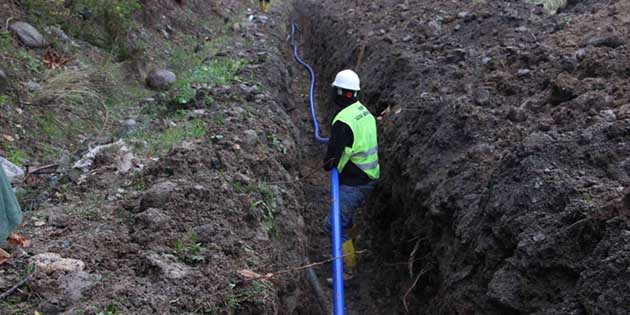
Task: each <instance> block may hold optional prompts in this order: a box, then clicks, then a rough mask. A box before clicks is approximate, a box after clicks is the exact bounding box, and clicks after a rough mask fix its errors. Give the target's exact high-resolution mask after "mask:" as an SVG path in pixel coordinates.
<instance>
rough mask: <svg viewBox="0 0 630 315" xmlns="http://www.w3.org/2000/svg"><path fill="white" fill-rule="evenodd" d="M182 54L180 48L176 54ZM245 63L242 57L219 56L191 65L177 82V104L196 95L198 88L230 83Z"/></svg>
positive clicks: (185, 101) (175, 94)
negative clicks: (200, 63) (199, 64)
mask: <svg viewBox="0 0 630 315" xmlns="http://www.w3.org/2000/svg"><path fill="white" fill-rule="evenodd" d="M180 54H184V53H183V52H182V50H179V52H178V53H177V54H176V56H179V55H180ZM176 58H182V57H176ZM245 65H247V61H246V60H245V59H240V58H219V59H213V60H212V61H210V62H207V63H204V64H202V65H201V66H198V65H194V64H193V65H190V67H191V68H189V69H188V70H185V71H181V73H182V74H181V75H180V76H179V77H178V79H177V82H175V85H174V90H175V92H174V95H173V97H172V99H173V101H174V102H175V103H176V104H186V103H188V102H189V101H190V100H191V99H193V98H194V97H195V95H196V93H197V90H196V89H197V88H210V87H212V86H218V85H226V84H230V83H232V82H234V81H236V80H238V73H239V72H240V70H242V69H243V67H244V66H245ZM183 66H184V65H179V67H183Z"/></svg>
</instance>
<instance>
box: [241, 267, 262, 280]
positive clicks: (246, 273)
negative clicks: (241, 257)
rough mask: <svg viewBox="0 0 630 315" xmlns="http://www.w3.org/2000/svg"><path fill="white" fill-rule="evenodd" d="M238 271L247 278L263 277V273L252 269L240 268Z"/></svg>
mask: <svg viewBox="0 0 630 315" xmlns="http://www.w3.org/2000/svg"><path fill="white" fill-rule="evenodd" d="M238 273H239V274H241V276H243V277H245V278H261V277H262V275H260V274H258V273H256V272H253V271H251V270H249V269H242V270H239V272H238Z"/></svg>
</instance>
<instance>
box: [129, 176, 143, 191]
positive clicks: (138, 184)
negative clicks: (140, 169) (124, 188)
mask: <svg viewBox="0 0 630 315" xmlns="http://www.w3.org/2000/svg"><path fill="white" fill-rule="evenodd" d="M131 187H133V189H134V190H135V191H145V190H147V183H146V181H145V180H144V178H142V177H137V178H135V179H134V180H133V182H131Z"/></svg>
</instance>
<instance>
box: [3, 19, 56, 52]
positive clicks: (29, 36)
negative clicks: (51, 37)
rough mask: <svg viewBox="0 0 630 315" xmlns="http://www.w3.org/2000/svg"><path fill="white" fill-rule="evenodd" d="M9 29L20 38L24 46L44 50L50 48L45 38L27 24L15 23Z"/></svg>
mask: <svg viewBox="0 0 630 315" xmlns="http://www.w3.org/2000/svg"><path fill="white" fill-rule="evenodd" d="M9 29H10V30H11V31H12V32H13V33H15V34H16V35H17V36H18V38H19V39H20V41H21V42H22V44H24V46H26V47H29V48H43V47H46V46H48V43H47V42H46V40H45V39H44V36H42V34H41V33H40V32H39V31H38V30H37V29H35V28H34V27H33V26H32V25H30V24H28V23H26V22H15V23H13V24H11V26H9Z"/></svg>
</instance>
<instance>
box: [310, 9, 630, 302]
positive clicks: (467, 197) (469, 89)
mask: <svg viewBox="0 0 630 315" xmlns="http://www.w3.org/2000/svg"><path fill="white" fill-rule="evenodd" d="M473 2H474V3H471V2H470V1H448V2H447V1H442V2H435V1H422V0H416V1H413V0H411V1H409V0H408V1H386V2H379V3H375V2H365V1H343V2H337V1H323V2H300V6H299V7H298V15H299V16H301V18H302V24H303V29H304V30H305V32H306V35H305V38H308V42H307V45H306V46H307V47H306V48H305V50H304V51H305V53H306V56H305V59H307V60H310V61H311V62H312V64H313V65H314V66H315V68H316V70H317V73H318V78H319V80H320V81H319V82H320V83H321V87H320V88H321V89H320V93H326V90H327V86H326V82H330V81H331V80H332V78H333V77H334V74H335V73H336V72H337V71H339V70H340V69H343V68H354V69H356V70H357V72H358V73H359V75H360V76H361V78H362V80H363V87H364V89H363V91H362V99H363V100H364V103H365V104H366V105H367V106H368V107H369V108H370V109H371V110H372V112H374V113H376V114H378V115H379V116H380V120H379V129H380V133H381V134H380V148H381V150H380V156H381V160H382V166H383V174H384V176H383V178H382V180H381V183H380V184H379V188H378V189H377V192H376V193H375V194H374V195H373V197H372V198H371V200H370V201H369V202H368V205H367V206H366V207H365V208H364V209H363V210H362V211H361V218H360V222H361V224H360V226H361V227H362V228H363V231H362V237H363V240H362V242H360V243H359V247H361V248H367V249H368V250H369V253H368V254H367V255H364V256H362V260H361V261H360V264H362V265H363V271H362V273H361V279H360V280H357V281H359V287H360V289H358V290H354V291H353V290H348V291H349V293H348V294H349V295H350V298H351V299H352V298H353V297H352V295H353V294H354V295H357V293H356V291H359V293H358V296H355V297H354V298H355V300H357V299H358V300H359V302H358V303H357V304H356V305H355V307H358V308H359V309H358V310H357V309H356V308H355V309H354V310H353V311H356V312H358V313H360V314H399V313H405V311H406V309H407V310H408V311H409V313H412V314H629V313H630V294H628V293H627V291H628V290H627V289H628V283H630V282H629V280H630V269H629V267H630V250H629V248H630V226H629V215H630V208H629V207H630V206H629V204H628V189H627V187H628V186H629V184H630V177H629V176H628V175H629V174H628V171H629V169H628V158H627V156H628V153H629V150H630V145H629V142H628V139H629V138H628V137H629V136H630V133H629V130H630V129H629V128H628V126H629V124H628V123H629V121H628V118H630V116H628V110H629V108H630V104H629V103H630V101H629V99H630V97H628V95H629V94H628V92H629V89H630V86H629V85H628V78H629V76H630V71H629V67H628V62H629V61H630V60H629V56H628V40H627V38H628V28H627V27H628V22H629V18H630V10H629V6H628V4H627V2H624V1H606V2H595V1H572V2H570V3H569V5H568V6H567V7H566V8H564V9H563V10H562V13H561V14H559V15H554V16H550V15H547V14H546V13H545V12H544V11H543V10H542V8H540V7H536V6H533V5H529V4H524V3H519V2H514V1H489V2H487V3H486V1H473ZM322 82H323V83H322ZM361 291H362V292H361ZM349 303H350V304H351V305H352V303H353V302H352V301H351V302H349Z"/></svg>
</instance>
